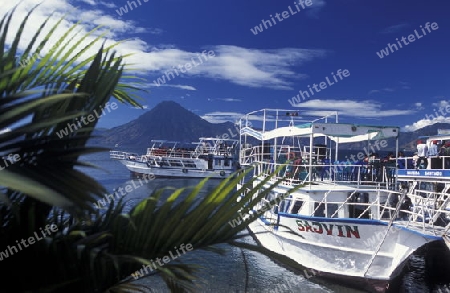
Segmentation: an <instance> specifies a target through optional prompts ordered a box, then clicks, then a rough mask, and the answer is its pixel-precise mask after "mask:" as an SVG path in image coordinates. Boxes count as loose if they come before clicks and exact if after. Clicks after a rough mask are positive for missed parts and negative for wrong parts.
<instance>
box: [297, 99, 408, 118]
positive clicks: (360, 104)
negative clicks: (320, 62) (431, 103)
mask: <svg viewBox="0 0 450 293" xmlns="http://www.w3.org/2000/svg"><path fill="white" fill-rule="evenodd" d="M295 107H299V108H307V109H313V110H310V111H306V112H302V113H304V114H306V115H313V116H326V115H323V114H329V113H332V112H336V111H337V112H338V115H339V116H340V115H343V116H353V117H364V118H379V117H390V116H398V115H410V114H413V113H415V112H416V110H405V109H403V110H396V109H382V105H381V104H380V103H378V102H376V101H370V100H364V101H359V100H349V99H346V100H332V99H330V100H320V99H314V100H308V101H305V102H302V103H299V104H297V105H295Z"/></svg>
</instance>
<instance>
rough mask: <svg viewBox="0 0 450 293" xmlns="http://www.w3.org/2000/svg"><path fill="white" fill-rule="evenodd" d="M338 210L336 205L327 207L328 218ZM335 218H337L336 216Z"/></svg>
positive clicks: (331, 204) (332, 204)
mask: <svg viewBox="0 0 450 293" xmlns="http://www.w3.org/2000/svg"><path fill="white" fill-rule="evenodd" d="M337 209H338V205H337V204H335V203H330V204H328V205H327V217H328V218H330V217H331V216H332V215H333V214H334V213H335V212H336V211H337ZM335 217H337V216H336V215H335Z"/></svg>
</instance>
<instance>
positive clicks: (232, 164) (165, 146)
mask: <svg viewBox="0 0 450 293" xmlns="http://www.w3.org/2000/svg"><path fill="white" fill-rule="evenodd" d="M238 142H239V141H238V140H233V139H219V138H207V137H202V138H200V141H199V142H197V143H194V144H193V145H196V146H195V147H191V148H186V147H182V144H181V143H180V142H174V141H166V140H152V143H153V145H152V146H151V147H150V148H148V149H147V153H146V154H145V155H139V154H136V153H129V152H123V151H110V158H111V159H115V160H119V161H120V162H121V163H122V164H123V165H125V167H127V169H128V170H130V171H131V172H132V173H133V174H136V175H138V176H139V175H153V176H155V177H177V178H205V177H211V178H226V177H227V176H229V175H231V174H232V173H233V172H234V171H236V170H237V169H238V168H239V166H238V155H237V154H238V153H237V152H238V147H237V146H238Z"/></svg>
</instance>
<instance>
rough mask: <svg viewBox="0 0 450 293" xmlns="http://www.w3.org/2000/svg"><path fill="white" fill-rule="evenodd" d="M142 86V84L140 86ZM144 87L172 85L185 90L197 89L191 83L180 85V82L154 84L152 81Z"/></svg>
mask: <svg viewBox="0 0 450 293" xmlns="http://www.w3.org/2000/svg"><path fill="white" fill-rule="evenodd" d="M141 87H142V86H141ZM145 87H146V88H151V87H152V88H158V87H174V88H179V89H182V90H187V91H196V90H197V89H196V88H195V87H193V86H191V85H182V84H167V83H165V84H160V85H156V84H153V83H148V84H147V85H145Z"/></svg>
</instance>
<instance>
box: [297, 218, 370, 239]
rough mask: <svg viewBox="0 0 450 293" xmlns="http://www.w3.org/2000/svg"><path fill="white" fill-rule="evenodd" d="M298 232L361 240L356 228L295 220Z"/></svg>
mask: <svg viewBox="0 0 450 293" xmlns="http://www.w3.org/2000/svg"><path fill="white" fill-rule="evenodd" d="M296 222H297V226H298V231H300V232H310V233H317V234H325V235H331V236H338V237H345V238H357V239H359V238H361V236H360V235H359V230H358V226H349V225H338V224H330V223H328V224H326V223H320V222H315V221H306V220H296Z"/></svg>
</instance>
